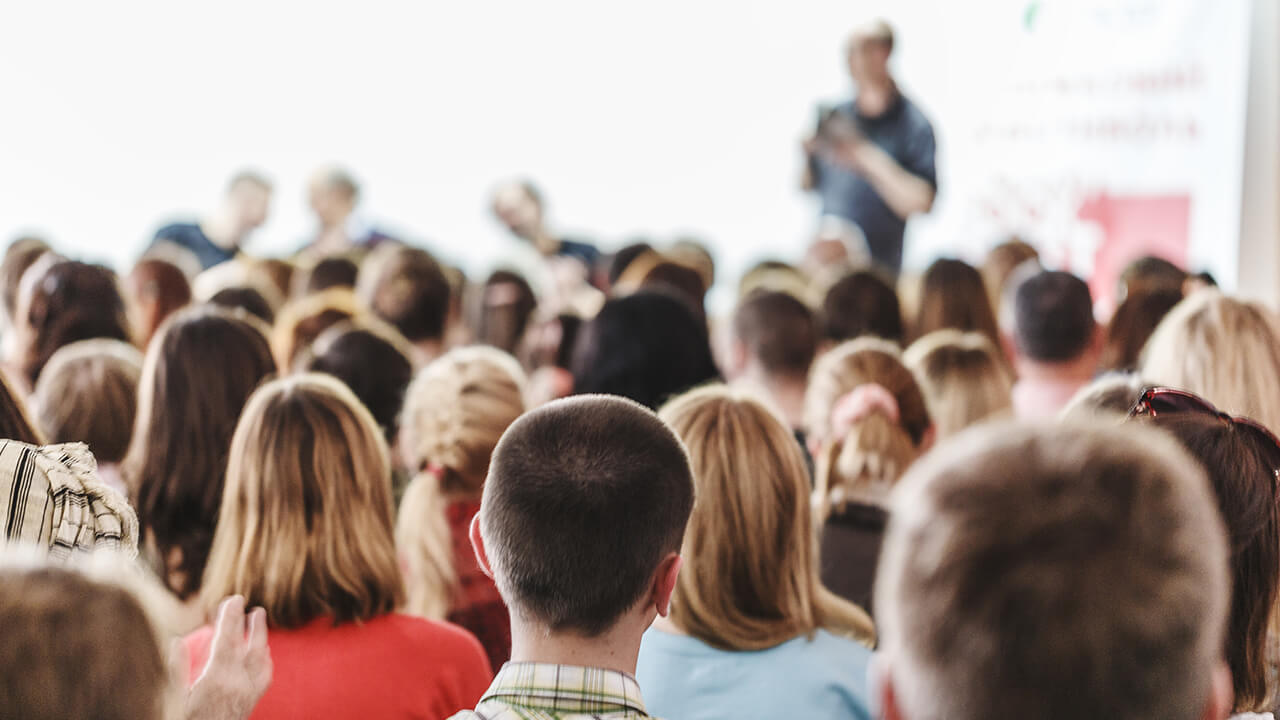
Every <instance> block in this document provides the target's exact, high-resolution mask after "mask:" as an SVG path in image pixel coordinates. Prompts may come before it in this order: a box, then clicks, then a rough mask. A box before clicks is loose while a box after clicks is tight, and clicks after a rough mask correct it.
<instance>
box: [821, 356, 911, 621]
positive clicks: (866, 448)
mask: <svg viewBox="0 0 1280 720" xmlns="http://www.w3.org/2000/svg"><path fill="white" fill-rule="evenodd" d="M805 428H806V430H807V431H808V443H809V451H810V453H811V454H812V455H813V457H814V460H815V461H816V462H815V465H816V470H815V481H816V482H815V485H816V487H815V489H814V494H815V503H816V506H817V508H818V521H819V522H820V523H821V528H822V529H821V533H820V537H821V554H820V556H821V558H822V566H821V567H822V583H823V585H825V586H827V587H829V588H831V589H832V590H833V591H834V592H835V593H836V594H838V595H839V596H840V597H843V598H845V599H846V600H849V601H851V602H853V603H855V604H856V605H858V606H859V607H861V608H863V609H865V610H867V612H872V611H873V608H872V606H871V601H872V598H873V595H872V587H873V581H874V579H875V573H876V559H877V557H878V556H879V553H880V542H881V538H882V536H883V533H884V526H885V521H886V519H887V517H886V513H885V510H884V506H885V504H886V501H887V498H888V495H889V491H890V490H892V489H893V486H894V485H895V484H896V483H897V482H898V478H899V477H901V476H902V474H903V473H904V472H906V471H907V468H909V467H910V466H911V464H912V463H914V462H915V461H916V459H917V458H919V457H920V455H921V454H923V453H924V452H925V451H926V450H928V449H929V447H930V445H932V443H933V435H934V428H933V422H932V419H931V418H930V416H929V410H928V408H927V406H926V403H925V399H924V393H922V392H921V390H920V386H919V385H918V384H917V383H916V379H915V377H914V376H913V375H912V374H911V371H910V370H908V369H907V368H906V366H904V365H903V364H902V360H901V357H900V354H899V351H898V348H897V346H896V345H894V344H892V343H890V342H888V341H886V340H880V339H877V338H862V339H859V340H852V341H850V342H847V343H844V344H843V345H840V346H838V347H836V348H835V349H834V350H831V351H830V352H828V353H826V354H825V355H822V356H821V357H819V358H818V360H817V362H816V363H814V367H813V372H812V373H810V376H809V389H808V392H807V394H806V395H805Z"/></svg>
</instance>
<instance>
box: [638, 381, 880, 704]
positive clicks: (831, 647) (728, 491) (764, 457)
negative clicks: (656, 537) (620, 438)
mask: <svg viewBox="0 0 1280 720" xmlns="http://www.w3.org/2000/svg"><path fill="white" fill-rule="evenodd" d="M659 417H661V418H662V419H663V420H665V421H666V422H667V423H668V424H669V425H670V426H671V428H672V429H673V430H674V431H675V432H676V434H677V435H678V436H679V437H680V439H681V440H683V441H684V443H685V446H686V447H687V448H688V449H689V460H690V463H691V465H692V467H693V479H694V496H695V498H696V500H695V502H694V505H693V513H692V515H690V517H689V527H688V529H687V530H686V532H685V542H684V546H683V548H682V549H681V556H682V557H684V559H685V566H684V568H683V569H682V572H681V573H680V576H679V578H678V579H677V580H676V588H675V592H674V594H673V595H672V598H671V612H670V615H669V616H668V617H666V618H659V619H658V620H657V622H655V623H654V627H653V628H652V629H651V630H649V631H648V632H647V633H645V636H644V641H643V643H641V646H640V657H639V662H638V664H637V667H636V677H637V679H638V680H639V682H640V684H641V686H642V687H643V688H645V692H646V694H647V697H648V700H649V706H650V708H651V710H652V711H653V712H654V713H655V714H656V715H658V716H662V717H679V718H702V719H704V720H712V719H713V718H724V719H725V720H731V719H734V718H743V717H760V718H784V717H821V718H831V719H832V720H835V719H836V718H855V719H857V720H869V719H870V717H871V716H870V713H869V712H868V710H867V707H868V704H867V698H868V694H867V687H866V683H867V667H868V665H869V664H870V661H871V652H870V650H868V649H867V646H868V645H870V644H871V643H873V642H874V637H875V632H874V629H873V627H872V624H871V619H870V618H869V617H868V616H867V614H866V613H865V612H863V611H862V610H861V609H859V608H858V607H856V606H855V605H853V604H852V603H849V602H848V601H846V600H843V599H841V598H838V597H837V596H835V595H834V594H832V593H831V591H829V590H827V589H826V588H825V587H823V585H822V584H821V582H819V579H818V562H817V557H816V554H817V548H816V546H815V543H814V540H813V538H814V531H813V525H812V521H811V518H810V508H809V472H808V468H807V467H806V465H805V461H804V456H803V454H802V453H801V452H800V448H799V446H797V445H796V443H795V442H794V441H793V440H792V438H791V433H790V431H788V429H787V428H786V426H785V425H784V424H783V423H782V422H781V421H780V419H779V418H777V417H776V416H775V415H774V414H773V413H772V412H770V411H769V410H767V409H766V408H765V407H764V406H763V405H761V404H760V403H759V402H758V401H756V400H753V399H750V398H749V397H748V396H745V395H741V394H739V393H737V392H736V391H733V390H729V389H726V388H724V387H708V388H702V389H699V390H694V391H692V392H690V393H687V394H685V395H682V396H681V397H679V398H676V399H675V400H673V401H671V402H670V403H668V404H667V405H666V406H664V407H663V409H662V411H661V412H660V413H659Z"/></svg>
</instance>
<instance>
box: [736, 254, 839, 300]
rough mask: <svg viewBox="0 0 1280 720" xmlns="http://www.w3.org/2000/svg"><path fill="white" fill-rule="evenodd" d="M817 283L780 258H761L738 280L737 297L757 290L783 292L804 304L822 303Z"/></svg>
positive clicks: (743, 296)
mask: <svg viewBox="0 0 1280 720" xmlns="http://www.w3.org/2000/svg"><path fill="white" fill-rule="evenodd" d="M816 286H817V283H816V282H815V281H814V280H813V279H812V278H810V277H809V275H808V273H806V272H805V271H804V270H801V269H800V268H798V267H796V266H794V265H791V264H788V263H785V262H782V261H781V260H763V261H761V262H758V263H756V264H755V265H752V266H751V268H750V269H749V270H747V271H746V272H745V273H743V275H742V277H741V278H740V279H739V280H738V298H739V299H742V298H745V297H747V296H748V295H750V294H751V293H753V292H755V291H757V290H769V291H773V292H784V293H787V294H788V295H791V296H793V297H796V298H798V299H799V300H800V301H801V302H803V303H804V304H805V305H808V306H810V307H817V306H819V305H821V304H822V300H823V294H822V293H818V292H816Z"/></svg>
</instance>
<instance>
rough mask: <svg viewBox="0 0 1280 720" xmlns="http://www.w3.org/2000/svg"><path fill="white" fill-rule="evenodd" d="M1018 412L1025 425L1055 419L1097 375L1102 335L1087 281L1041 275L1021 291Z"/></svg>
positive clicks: (1016, 349)
mask: <svg viewBox="0 0 1280 720" xmlns="http://www.w3.org/2000/svg"><path fill="white" fill-rule="evenodd" d="M1015 315H1016V320H1015V326H1014V342H1013V347H1014V353H1015V355H1014V367H1015V368H1016V370H1017V373H1018V382H1017V384H1016V385H1014V386H1013V412H1014V415H1015V416H1017V417H1018V418H1020V419H1023V420H1029V419H1049V418H1053V417H1056V416H1057V414H1058V412H1059V411H1061V410H1062V409H1063V408H1064V407H1066V405H1067V403H1068V402H1070V400H1071V398H1072V397H1073V396H1075V394H1076V393H1077V392H1078V391H1079V390H1080V389H1081V388H1083V387H1084V386H1085V385H1088V384H1089V381H1090V380H1092V379H1093V375H1094V373H1095V372H1097V369H1098V355H1099V354H1100V352H1101V349H1102V348H1101V345H1102V332H1101V331H1100V329H1099V328H1098V324H1097V322H1096V321H1095V320H1094V319H1093V299H1092V297H1091V296H1090V294H1089V286H1088V285H1086V284H1085V283H1084V281H1083V280H1081V279H1080V278H1078V277H1076V276H1075V275H1072V274H1070V273H1065V272H1042V273H1040V274H1038V275H1036V276H1035V277H1032V278H1030V279H1028V280H1026V281H1024V282H1023V283H1022V284H1021V285H1020V286H1019V287H1018V288H1017V290H1016V300H1015Z"/></svg>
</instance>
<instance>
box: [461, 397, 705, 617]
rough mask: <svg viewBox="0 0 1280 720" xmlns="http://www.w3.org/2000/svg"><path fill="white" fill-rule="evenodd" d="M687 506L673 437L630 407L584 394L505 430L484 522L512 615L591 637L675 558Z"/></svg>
mask: <svg viewBox="0 0 1280 720" xmlns="http://www.w3.org/2000/svg"><path fill="white" fill-rule="evenodd" d="M692 506H693V475H692V471H691V470H690V468H689V458H688V455H687V454H686V453H685V449H684V446H683V445H682V444H681V443H680V440H679V439H678V438H677V437H676V435H675V433H673V432H672V431H671V428H669V427H667V425H666V424H665V423H663V422H662V421H661V420H659V419H658V417H657V416H656V415H654V414H653V413H652V412H650V411H649V410H647V409H645V408H644V407H643V406H641V405H639V404H637V403H634V402H631V401H629V400H624V399H622V398H619V397H611V396H601V395H594V396H593V395H588V396H579V397H576V398H570V399H567V400H559V401H556V402H553V403H550V404H548V405H544V406H543V407H541V408H539V409H537V410H534V411H533V412H530V413H528V414H526V415H524V416H523V417H521V418H520V419H519V420H516V421H515V422H514V423H513V424H512V425H511V427H510V428H508V429H507V432H506V434H504V435H503V436H502V440H501V441H500V442H499V443H498V447H497V449H495V450H494V453H493V460H492V462H491V464H490V466H489V478H488V480H487V481H486V483H485V490H484V500H483V501H482V503H481V507H480V523H481V529H482V533H483V536H484V540H485V547H486V549H487V550H488V553H489V559H490V561H491V563H492V565H493V570H494V576H495V578H496V580H497V584H498V589H499V590H500V591H501V593H502V597H503V599H504V600H506V602H507V605H508V607H510V608H511V609H512V611H513V612H516V613H520V614H521V615H522V616H523V617H526V618H528V619H530V620H532V621H535V622H538V623H541V624H543V625H546V626H547V627H548V628H550V629H551V630H552V631H555V632H562V631H574V632H578V633H581V634H584V635H586V636H588V637H596V636H599V635H600V634H602V633H604V632H605V631H606V630H608V629H609V628H611V627H612V626H613V624H614V623H615V622H617V620H618V618H619V617H621V616H622V615H623V614H624V613H625V612H627V611H628V610H629V609H631V608H633V607H634V606H635V605H636V603H637V602H638V601H639V600H640V598H641V596H642V595H643V594H644V592H645V590H646V589H647V588H648V585H649V583H650V582H651V581H652V579H653V574H654V572H655V571H656V570H657V569H658V565H659V564H660V563H661V562H662V559H663V557H665V556H666V555H667V554H668V553H672V552H678V551H679V549H680V544H681V542H682V540H683V537H684V528H685V523H686V522H687V521H688V519H689V511H690V509H691V508H692ZM552 508H554V510H550V509H552Z"/></svg>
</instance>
